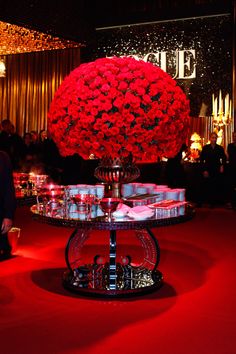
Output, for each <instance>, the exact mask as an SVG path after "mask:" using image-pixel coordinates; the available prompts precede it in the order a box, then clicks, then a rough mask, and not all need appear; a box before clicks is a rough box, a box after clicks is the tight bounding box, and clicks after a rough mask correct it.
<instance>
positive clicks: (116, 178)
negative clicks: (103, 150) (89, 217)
mask: <svg viewBox="0 0 236 354" xmlns="http://www.w3.org/2000/svg"><path fill="white" fill-rule="evenodd" d="M139 175H140V171H139V168H138V167H137V166H136V165H135V164H134V162H133V157H132V155H130V156H129V157H126V158H120V157H116V158H111V157H104V158H102V159H101V161H100V164H99V166H98V167H97V168H96V169H95V172H94V176H95V177H96V178H97V179H99V180H100V181H102V182H105V183H107V184H110V185H111V186H112V197H114V198H121V186H122V184H123V183H129V182H132V181H134V180H135V179H136V178H138V177H139Z"/></svg>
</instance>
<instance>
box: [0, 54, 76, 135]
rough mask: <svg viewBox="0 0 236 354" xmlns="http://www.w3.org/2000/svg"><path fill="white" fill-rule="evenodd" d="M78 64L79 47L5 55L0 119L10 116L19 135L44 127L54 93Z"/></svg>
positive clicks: (0, 84) (0, 97)
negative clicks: (5, 70) (4, 75)
mask: <svg viewBox="0 0 236 354" xmlns="http://www.w3.org/2000/svg"><path fill="white" fill-rule="evenodd" d="M79 64H80V48H73V49H64V50H52V51H44V52H34V53H26V54H14V55H8V56H6V68H7V73H6V77H5V78H0V121H2V120H3V119H6V118H8V119H10V121H11V122H12V123H13V124H14V126H15V129H16V132H17V133H18V134H20V135H21V136H23V134H24V133H25V132H29V131H31V130H36V131H38V132H39V131H40V130H41V129H47V112H48V109H49V106H50V103H51V101H52V99H53V96H54V93H55V91H56V90H57V88H58V86H59V85H60V83H61V82H62V81H63V79H64V78H65V76H66V75H68V74H69V73H70V71H71V70H73V69H75V68H76V67H77V66H79Z"/></svg>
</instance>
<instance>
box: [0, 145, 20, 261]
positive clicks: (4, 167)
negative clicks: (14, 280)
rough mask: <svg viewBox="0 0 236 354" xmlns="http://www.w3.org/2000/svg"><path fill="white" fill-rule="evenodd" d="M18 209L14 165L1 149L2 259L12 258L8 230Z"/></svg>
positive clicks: (0, 214) (0, 234)
mask: <svg viewBox="0 0 236 354" xmlns="http://www.w3.org/2000/svg"><path fill="white" fill-rule="evenodd" d="M15 209H16V198H15V189H14V183H13V175H12V165H11V161H10V158H9V156H8V154H7V153H6V152H5V151H0V227H1V231H0V261H2V260H5V259H8V258H10V256H11V246H10V244H9V241H8V235H7V233H8V231H10V229H11V227H12V224H13V217H14V213H15Z"/></svg>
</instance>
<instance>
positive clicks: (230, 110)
mask: <svg viewBox="0 0 236 354" xmlns="http://www.w3.org/2000/svg"><path fill="white" fill-rule="evenodd" d="M231 114H232V101H231V100H230V101H229V118H231Z"/></svg>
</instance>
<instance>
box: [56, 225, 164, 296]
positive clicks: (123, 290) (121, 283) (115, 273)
mask: <svg viewBox="0 0 236 354" xmlns="http://www.w3.org/2000/svg"><path fill="white" fill-rule="evenodd" d="M134 232H135V236H136V238H137V239H138V240H139V244H140V246H141V247H140V250H141V251H142V253H143V256H142V261H141V262H140V263H139V264H132V262H130V263H129V264H126V265H124V264H121V263H119V262H118V261H117V240H116V238H117V234H116V233H117V230H110V231H109V261H108V262H105V263H104V262H103V264H98V263H96V262H95V261H94V262H93V261H92V262H86V263H84V264H83V262H82V263H81V260H82V259H83V247H84V245H85V243H86V241H87V240H88V238H90V237H92V232H91V231H90V230H79V229H76V230H75V231H74V232H73V233H72V235H71V237H70V239H69V241H68V243H67V247H66V252H65V257H66V263H67V266H68V269H69V270H68V271H67V272H65V274H64V278H63V284H64V286H65V287H66V288H67V289H69V290H72V291H74V292H76V293H79V294H82V295H89V296H102V297H125V296H130V295H131V296H133V295H138V294H141V293H142V294H143V293H148V292H151V291H153V290H155V289H157V288H159V287H160V286H161V285H162V282H163V277H162V273H161V272H159V271H158V270H157V266H158V263H159V260H160V249H159V245H158V242H157V240H156V238H155V236H154V235H153V234H152V232H151V230H150V229H148V228H146V229H140V230H134ZM132 256H133V255H132V254H130V255H129V256H128V257H129V259H130V260H132V258H133V257H132ZM97 257H98V256H97V255H95V256H94V258H93V260H95V259H97Z"/></svg>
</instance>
